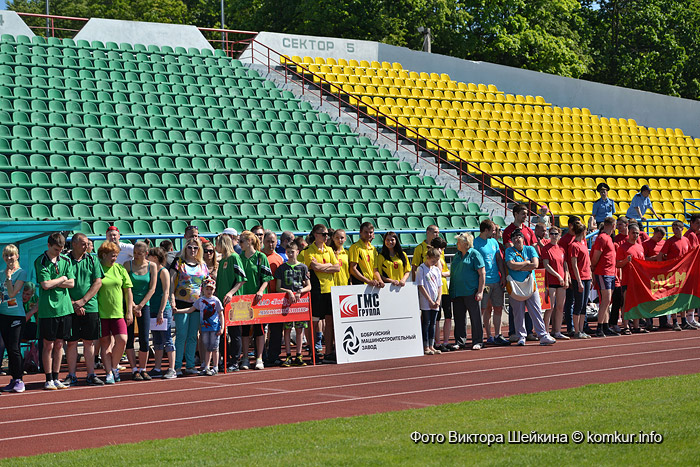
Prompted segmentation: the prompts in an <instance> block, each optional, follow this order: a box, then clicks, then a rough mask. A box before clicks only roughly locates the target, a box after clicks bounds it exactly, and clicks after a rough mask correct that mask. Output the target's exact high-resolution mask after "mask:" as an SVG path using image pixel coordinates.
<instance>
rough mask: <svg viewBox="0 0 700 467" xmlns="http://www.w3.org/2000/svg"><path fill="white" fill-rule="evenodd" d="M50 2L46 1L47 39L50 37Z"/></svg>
mask: <svg viewBox="0 0 700 467" xmlns="http://www.w3.org/2000/svg"><path fill="white" fill-rule="evenodd" d="M49 23H50V20H49V0H46V37H49Z"/></svg>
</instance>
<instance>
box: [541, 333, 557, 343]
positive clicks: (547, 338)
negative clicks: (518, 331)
mask: <svg viewBox="0 0 700 467" xmlns="http://www.w3.org/2000/svg"><path fill="white" fill-rule="evenodd" d="M555 342H557V341H556V339H554V338H553V337H552V336H550V335H549V334H545V335H544V336H542V337H540V345H552V344H554V343H555Z"/></svg>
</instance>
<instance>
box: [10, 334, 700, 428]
mask: <svg viewBox="0 0 700 467" xmlns="http://www.w3.org/2000/svg"><path fill="white" fill-rule="evenodd" d="M698 349H700V347H685V348H677V349H665V350H650V351H648V352H635V353H629V354H618V355H616V356H615V357H616V358H623V357H639V356H642V355H646V354H659V353H662V352H676V351H687V350H698ZM607 358H610V356H609V355H603V356H599V357H587V358H577V359H574V360H562V361H557V362H540V363H533V364H526V365H513V366H509V367H499V368H484V369H479V370H467V371H456V372H451V373H441V374H437V375H419V376H410V377H405V378H393V379H385V380H378V381H364V382H358V383H348V384H338V385H333V386H320V387H310V388H304V389H303V391H304V392H310V391H329V390H333V389H344V388H349V387H358V386H371V385H376V384H387V383H401V382H406V381H417V380H425V379H432V378H446V377H451V376H464V375H470V374H479V373H490V372H498V371H509V370H516V369H520V368H532V367H539V366H549V365H564V364H569V363H581V362H585V361H594V360H601V359H607ZM270 391H274V392H275V393H276V394H275V395H281V394H294V393H297V392H299V390H298V389H286V390H285V389H265V388H261V392H260V393H258V394H249V395H245V396H231V397H218V398H215V399H203V400H194V401H182V402H171V403H166V404H157V405H147V406H139V407H129V408H119V409H112V410H99V411H93V412H83V413H76V414H57V415H51V416H47V417H37V418H25V419H21V420H6V421H3V422H2V423H3V424H4V425H9V424H12V423H26V422H36V421H42V420H53V419H56V418H60V419H62V420H63V419H66V418H71V417H87V416H92V415H104V414H112V413H124V412H130V411H139V410H149V411H150V410H154V409H160V408H166V407H168V408H170V407H176V406H183V405H186V406H191V405H193V404H208V403H214V402H224V401H236V402H237V403H247V402H243V401H244V400H246V399H255V398H258V397H268V396H269V395H270V394H269V392H270ZM334 397H346V398H347V397H352V396H341V395H338V394H335V395H334Z"/></svg>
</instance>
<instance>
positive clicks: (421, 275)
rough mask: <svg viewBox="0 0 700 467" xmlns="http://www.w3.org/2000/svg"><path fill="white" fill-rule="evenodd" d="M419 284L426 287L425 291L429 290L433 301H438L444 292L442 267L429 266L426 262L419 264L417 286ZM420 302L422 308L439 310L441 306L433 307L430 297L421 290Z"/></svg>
mask: <svg viewBox="0 0 700 467" xmlns="http://www.w3.org/2000/svg"><path fill="white" fill-rule="evenodd" d="M419 285H422V286H423V287H425V291H426V292H428V295H429V296H430V297H431V298H432V299H433V301H437V299H438V298H439V297H440V294H442V271H440V268H439V267H437V266H431V267H428V266H426V265H425V263H422V264H421V265H420V266H418V270H417V271H416V286H419ZM418 302H419V303H420V309H421V310H437V309H438V308H439V307H437V308H432V307H431V306H430V304H429V303H428V299H427V298H425V296H424V295H423V294H422V293H420V292H418Z"/></svg>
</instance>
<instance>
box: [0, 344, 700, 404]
mask: <svg viewBox="0 0 700 467" xmlns="http://www.w3.org/2000/svg"><path fill="white" fill-rule="evenodd" d="M606 339H607V340H613V339H614V338H606ZM596 340H598V339H596ZM686 340H700V333H699V334H698V336H697V337H684V338H679V339H673V340H672V341H669V340H668V339H663V340H656V341H640V342H625V343H621V344H607V345H597V346H591V347H577V348H573V349H557V350H554V349H552V348H551V347H549V348H548V349H547V351H546V352H534V351H533V352H528V353H518V354H513V355H500V356H495V357H485V358H477V359H474V360H468V359H465V360H449V361H431V363H429V365H430V366H431V367H438V366H441V365H456V364H463V363H467V362H470V361H474V362H488V361H494V360H503V359H512V358H523V357H531V356H533V355H536V356H543V357H544V356H548V355H556V354H561V353H568V352H583V351H587V350H597V349H613V348H617V347H629V346H647V345H649V344H666V345H668V344H669V342H676V341H686ZM530 348H540V347H535V346H530ZM526 349H527V347H526ZM481 352H483V351H481ZM461 353H462V352H458V353H457V354H455V355H459V354H461ZM483 353H486V352H483ZM483 353H482V354H483ZM448 355H449V354H448ZM469 355H470V354H469ZM608 357H615V355H614V354H613V355H608ZM394 361H395V362H398V361H399V360H394ZM426 365H427V363H426V361H423V362H421V363H420V364H413V365H403V366H393V367H390V368H372V369H368V370H355V371H344V372H338V373H323V374H316V375H305V376H296V377H293V378H278V379H267V380H255V381H240V382H236V383H231V384H221V387H225V388H232V387H239V386H249V385H256V384H261V383H262V384H265V383H287V382H289V381H303V380H309V379H318V378H330V377H336V376H353V375H362V374H368V373H383V372H387V371H402V370H406V369H412V368H425V366H426ZM313 368H314V366H311V365H310V366H305V367H301V368H296V370H297V371H299V372H302V371H305V372H308V371H313ZM321 368H323V366H321ZM279 371H280V372H282V371H283V370H279ZM246 373H248V372H240V371H239V372H236V373H235V375H234V374H232V373H228V374H219V375H217V377H218V378H219V379H221V378H225V377H228V376H229V375H230V376H231V377H232V378H241V377H245V376H244V375H245V374H246ZM253 374H257V373H253ZM275 374H277V372H275ZM192 379H193V381H197V380H198V379H199V378H192ZM174 381H178V382H181V381H182V380H181V379H177V380H169V381H168V382H174ZM161 383H162V382H157V381H150V382H140V383H137V382H127V384H138V385H142V386H146V385H149V384H151V385H152V384H161ZM120 384H123V383H120ZM210 388H211V387H207V386H205V387H198V388H184V389H173V390H170V391H151V392H138V393H130V394H117V395H114V396H103V397H89V398H84V399H71V400H65V401H53V402H43V403H32V404H26V405H15V406H8V407H0V411H2V410H8V409H19V408H26V407H41V406H44V405H51V406H53V405H58V404H75V403H80V402H90V401H102V400H110V399H122V398H129V397H140V396H145V395H149V394H157V395H160V394H172V393H179V392H189V391H201V390H205V389H210ZM81 390H82V391H88V390H93V391H95V390H97V391H101V390H103V388H94V387H85V386H83V387H78V388H71V392H75V391H81ZM36 395H40V396H45V395H46V393H45V392H44V391H28V392H25V393H23V394H22V396H21V397H22V398H23V399H24V398H26V397H27V396H36ZM3 400H4V399H3Z"/></svg>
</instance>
